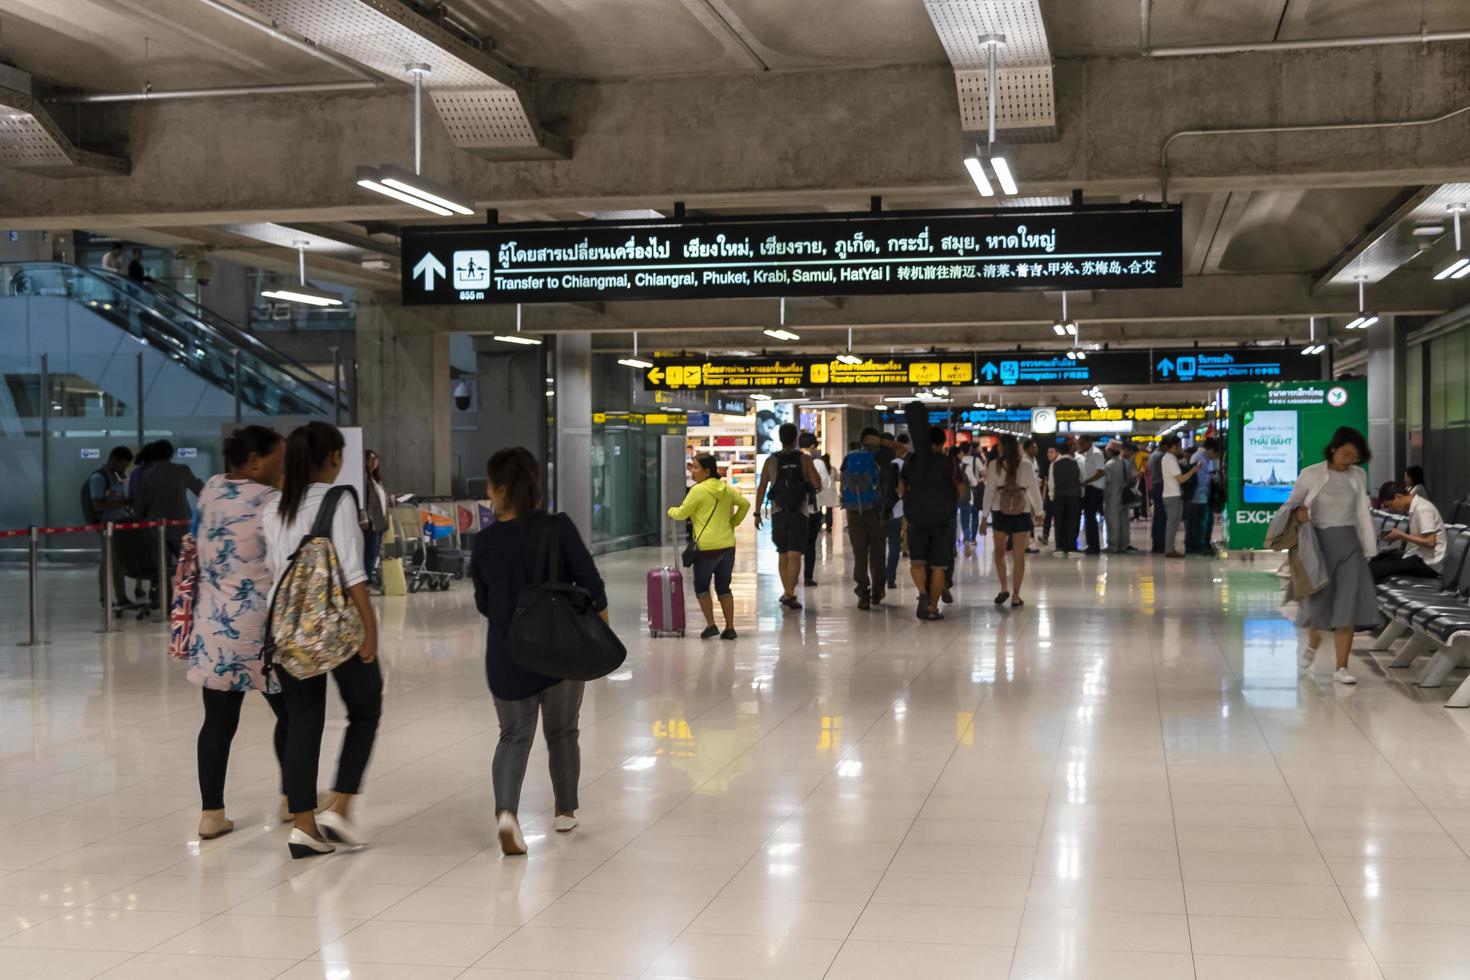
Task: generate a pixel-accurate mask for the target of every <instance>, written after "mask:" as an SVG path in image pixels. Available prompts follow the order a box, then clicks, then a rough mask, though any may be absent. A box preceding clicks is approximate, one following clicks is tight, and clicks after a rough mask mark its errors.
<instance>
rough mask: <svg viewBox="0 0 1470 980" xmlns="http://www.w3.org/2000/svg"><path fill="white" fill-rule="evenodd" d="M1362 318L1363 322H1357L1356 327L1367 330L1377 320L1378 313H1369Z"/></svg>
mask: <svg viewBox="0 0 1470 980" xmlns="http://www.w3.org/2000/svg"><path fill="white" fill-rule="evenodd" d="M1362 319H1363V322H1362V323H1360V324H1358V329H1359V330H1367V329H1368V328H1369V327H1371V326H1373V324H1375V323H1377V322H1378V314H1377V313H1370V314H1368V315H1367V316H1365V317H1363V318H1362Z"/></svg>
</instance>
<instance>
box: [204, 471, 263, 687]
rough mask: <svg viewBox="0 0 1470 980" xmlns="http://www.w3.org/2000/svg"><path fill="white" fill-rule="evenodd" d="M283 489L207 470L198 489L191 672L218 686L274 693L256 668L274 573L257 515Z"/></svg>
mask: <svg viewBox="0 0 1470 980" xmlns="http://www.w3.org/2000/svg"><path fill="white" fill-rule="evenodd" d="M279 499H280V494H279V493H278V492H277V491H276V490H274V489H273V488H271V487H268V486H265V485H263V484H260V483H256V482H254V481H253V480H231V479H229V478H228V477H226V476H222V475H221V476H213V477H210V479H209V482H208V483H206V484H205V485H204V491H203V492H202V493H201V494H200V495H199V507H198V510H197V511H196V513H195V516H194V540H195V542H196V546H197V547H198V549H199V591H198V594H197V596H196V597H195V600H194V632H193V635H192V636H190V638H189V644H188V654H189V680H191V681H193V682H194V683H196V684H202V685H204V686H205V687H208V688H213V689H214V690H216V691H262V692H268V693H270V694H276V693H278V692H279V691H280V689H281V687H280V684H279V683H278V682H277V681H276V680H275V678H271V679H270V681H269V685H267V682H266V678H265V677H264V675H263V674H262V673H261V664H262V660H261V643H262V641H263V640H264V639H265V618H266V614H267V612H268V611H269V597H270V587H271V573H270V570H269V569H267V568H266V564H265V534H264V532H263V531H262V530H261V524H260V518H261V515H262V514H264V513H265V511H266V509H267V508H269V507H274V506H276V503H277V501H278V500H279Z"/></svg>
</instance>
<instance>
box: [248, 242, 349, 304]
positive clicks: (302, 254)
mask: <svg viewBox="0 0 1470 980" xmlns="http://www.w3.org/2000/svg"><path fill="white" fill-rule="evenodd" d="M307 244H309V243H308V242H306V241H305V240H304V239H303V240H301V241H298V242H297V243H296V263H297V264H296V268H297V271H298V272H299V273H300V277H301V283H300V285H296V286H277V287H276V288H275V289H265V290H262V291H261V293H260V295H261V296H262V297H263V298H264V299H278V300H281V301H282V302H285V303H301V304H302V305H304V306H341V305H342V303H343V302H344V301H343V299H342V294H341V293H334V292H330V291H329V290H326V289H317V288H316V287H314V286H309V285H307V282H306V246H307Z"/></svg>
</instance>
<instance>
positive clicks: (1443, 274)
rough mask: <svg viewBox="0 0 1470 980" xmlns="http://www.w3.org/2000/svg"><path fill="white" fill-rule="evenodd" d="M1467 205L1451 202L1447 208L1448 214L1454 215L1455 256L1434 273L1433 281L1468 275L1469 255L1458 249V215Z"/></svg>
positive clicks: (1469, 272)
mask: <svg viewBox="0 0 1470 980" xmlns="http://www.w3.org/2000/svg"><path fill="white" fill-rule="evenodd" d="M1466 207H1467V205H1464V204H1451V205H1450V206H1449V208H1448V211H1449V212H1450V214H1452V215H1454V216H1455V257H1454V258H1453V259H1452V260H1451V261H1450V262H1449V263H1448V264H1447V265H1445V266H1444V268H1442V269H1440V270H1439V271H1438V272H1436V273H1435V274H1434V278H1435V281H1439V280H1441V279H1463V278H1465V277H1466V276H1470V257H1467V256H1465V255H1463V254H1461V251H1460V215H1462V214H1464V213H1465V208H1466Z"/></svg>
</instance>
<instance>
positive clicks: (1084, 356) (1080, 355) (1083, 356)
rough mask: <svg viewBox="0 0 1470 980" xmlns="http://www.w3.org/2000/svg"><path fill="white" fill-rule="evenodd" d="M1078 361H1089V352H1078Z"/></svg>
mask: <svg viewBox="0 0 1470 980" xmlns="http://www.w3.org/2000/svg"><path fill="white" fill-rule="evenodd" d="M1077 360H1079V361H1085V360H1087V351H1085V350H1079V351H1078V352H1077Z"/></svg>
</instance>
